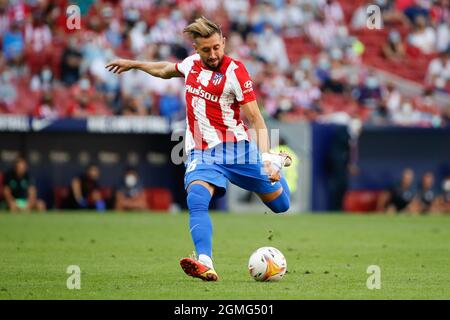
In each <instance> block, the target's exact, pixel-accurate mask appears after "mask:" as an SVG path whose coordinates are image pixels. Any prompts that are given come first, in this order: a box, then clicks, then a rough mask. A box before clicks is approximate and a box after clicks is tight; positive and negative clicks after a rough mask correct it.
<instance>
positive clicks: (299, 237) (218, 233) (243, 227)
mask: <svg viewBox="0 0 450 320" xmlns="http://www.w3.org/2000/svg"><path fill="white" fill-rule="evenodd" d="M212 219H213V224H214V256H215V266H216V270H217V272H218V273H219V275H220V277H221V279H220V281H219V282H217V283H211V282H202V281H201V280H198V279H194V278H190V277H187V276H186V275H185V274H184V273H183V271H182V270H181V268H180V267H179V264H178V261H179V259H180V258H183V257H184V256H187V255H189V254H190V253H191V252H192V250H193V245H192V243H191V239H190V234H189V228H188V215H187V214H185V213H184V214H148V213H140V214H139V213H138V214H128V213H126V214H119V213H107V214H97V213H94V212H92V213H64V214H59V213H50V214H32V215H10V214H0V299H450V217H446V216H445V217H443V216H437V217H435V216H427V217H424V216H422V217H409V216H382V215H370V216H368V215H364V216H363V215H357V216H356V215H346V214H311V215H294V214H288V215H284V216H277V215H274V214H247V215H245V214H226V213H213V214H212ZM261 246H274V247H276V248H278V249H280V250H281V251H282V252H283V253H284V254H285V256H286V259H287V263H288V273H287V274H286V276H285V278H284V279H283V280H282V281H280V282H276V283H258V282H256V281H254V280H253V279H251V277H250V276H249V273H248V271H247V262H248V258H249V256H250V254H251V253H252V252H253V251H254V250H255V249H257V248H258V247H261ZM69 265H78V266H79V267H80V269H81V289H80V290H69V289H67V287H66V281H67V278H68V277H69V276H70V275H69V274H67V273H66V269H67V267H68V266H69ZM369 265H378V266H379V267H380V268H381V289H379V290H376V289H375V290H369V289H367V287H366V281H367V278H368V277H369V276H370V275H369V274H367V273H366V271H367V267H368V266H369Z"/></svg>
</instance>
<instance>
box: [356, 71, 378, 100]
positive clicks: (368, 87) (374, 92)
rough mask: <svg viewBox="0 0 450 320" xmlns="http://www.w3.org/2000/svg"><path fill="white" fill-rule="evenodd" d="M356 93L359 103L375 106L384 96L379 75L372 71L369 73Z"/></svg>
mask: <svg viewBox="0 0 450 320" xmlns="http://www.w3.org/2000/svg"><path fill="white" fill-rule="evenodd" d="M354 94H355V97H356V98H357V100H358V102H359V103H362V104H364V105H365V106H368V107H371V108H375V107H376V106H377V105H378V103H379V102H380V100H381V98H382V96H381V86H380V82H379V80H378V78H377V76H376V75H375V74H374V73H372V72H371V73H369V74H368V75H367V77H366V80H365V81H364V83H362V84H360V85H359V87H358V88H357V89H356V92H355V93H354Z"/></svg>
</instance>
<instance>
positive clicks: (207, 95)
mask: <svg viewBox="0 0 450 320" xmlns="http://www.w3.org/2000/svg"><path fill="white" fill-rule="evenodd" d="M186 91H187V92H189V93H192V94H194V95H196V96H199V97H200V98H204V99H206V100H209V101H212V102H217V101H219V97H218V96H216V95H213V94H211V93H209V92H206V91H205V90H203V89H202V87H198V88H194V87H192V86H191V85H189V84H188V85H187V86H186Z"/></svg>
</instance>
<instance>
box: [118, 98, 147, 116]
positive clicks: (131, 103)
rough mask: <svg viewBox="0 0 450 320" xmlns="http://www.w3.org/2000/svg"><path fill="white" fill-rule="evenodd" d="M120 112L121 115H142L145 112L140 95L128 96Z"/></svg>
mask: <svg viewBox="0 0 450 320" xmlns="http://www.w3.org/2000/svg"><path fill="white" fill-rule="evenodd" d="M120 114H121V115H123V116H143V115H146V114H147V113H146V111H145V108H144V104H143V102H142V99H141V98H140V97H132V96H128V97H127V98H126V99H125V100H124V102H123V107H122V110H121V112H120Z"/></svg>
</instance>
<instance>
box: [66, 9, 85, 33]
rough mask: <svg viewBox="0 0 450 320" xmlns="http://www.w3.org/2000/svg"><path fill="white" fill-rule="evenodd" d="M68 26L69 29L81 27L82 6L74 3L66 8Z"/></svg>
mask: <svg viewBox="0 0 450 320" xmlns="http://www.w3.org/2000/svg"><path fill="white" fill-rule="evenodd" d="M66 18H67V19H66V27H67V29H69V30H80V29H81V10H80V7H79V6H77V5H75V4H73V5H70V6H68V7H67V9H66Z"/></svg>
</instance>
